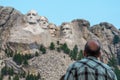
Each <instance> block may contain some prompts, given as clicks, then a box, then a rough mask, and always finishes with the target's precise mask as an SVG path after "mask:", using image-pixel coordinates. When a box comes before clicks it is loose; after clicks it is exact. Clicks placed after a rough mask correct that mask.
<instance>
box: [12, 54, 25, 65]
mask: <svg viewBox="0 0 120 80" xmlns="http://www.w3.org/2000/svg"><path fill="white" fill-rule="evenodd" d="M13 61H15V62H16V63H17V64H18V65H21V64H22V62H23V56H22V55H21V54H20V53H18V54H15V55H14V57H13Z"/></svg>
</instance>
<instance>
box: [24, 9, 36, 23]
mask: <svg viewBox="0 0 120 80" xmlns="http://www.w3.org/2000/svg"><path fill="white" fill-rule="evenodd" d="M26 17H27V22H28V23H29V24H36V23H37V21H38V14H37V12H36V11H35V10H30V11H29V12H28V13H27V15H26Z"/></svg>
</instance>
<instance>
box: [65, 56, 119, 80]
mask: <svg viewBox="0 0 120 80" xmlns="http://www.w3.org/2000/svg"><path fill="white" fill-rule="evenodd" d="M64 80H117V78H116V75H115V73H114V72H113V71H112V69H111V67H109V66H108V65H106V64H104V63H102V62H101V61H99V60H97V58H95V57H91V56H90V57H87V58H84V59H82V60H79V61H77V62H74V63H73V64H71V65H70V66H69V68H68V70H67V72H66V75H65V78H64Z"/></svg>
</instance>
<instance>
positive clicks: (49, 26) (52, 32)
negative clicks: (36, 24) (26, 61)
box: [48, 24, 56, 36]
mask: <svg viewBox="0 0 120 80" xmlns="http://www.w3.org/2000/svg"><path fill="white" fill-rule="evenodd" d="M48 29H49V32H50V34H51V36H56V26H55V25H54V24H49V25H48Z"/></svg>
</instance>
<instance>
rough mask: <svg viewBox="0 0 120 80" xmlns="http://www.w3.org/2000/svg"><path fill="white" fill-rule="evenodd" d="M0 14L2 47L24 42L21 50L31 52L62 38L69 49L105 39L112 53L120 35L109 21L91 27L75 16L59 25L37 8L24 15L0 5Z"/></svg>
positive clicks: (105, 45) (16, 45)
mask: <svg viewBox="0 0 120 80" xmlns="http://www.w3.org/2000/svg"><path fill="white" fill-rule="evenodd" d="M0 14H1V16H0V32H1V35H0V39H1V48H5V47H6V44H7V45H10V46H11V48H13V49H20V48H22V47H20V45H25V46H24V47H25V48H22V49H21V51H22V50H23V49H25V50H28V51H29V50H34V49H38V47H37V46H38V44H43V45H45V47H48V46H49V45H50V43H51V42H54V43H57V41H59V42H60V44H64V43H67V45H68V47H69V48H70V49H72V48H73V47H74V46H75V45H78V47H79V49H82V50H83V48H84V45H85V43H86V41H87V40H89V39H93V38H94V39H97V40H99V41H100V42H102V43H101V45H102V48H103V50H102V51H103V52H106V53H108V54H111V53H113V52H114V50H113V43H112V42H113V38H114V35H120V31H119V30H117V29H116V28H115V27H114V26H113V25H112V24H110V23H107V22H103V23H100V24H97V25H94V26H92V27H90V23H89V21H87V20H84V19H75V20H72V21H71V22H63V23H62V24H61V25H60V26H57V25H55V24H54V23H52V22H49V20H48V19H47V18H46V17H44V16H41V15H39V14H38V13H37V11H35V10H30V11H28V12H27V13H26V14H22V13H20V12H19V11H17V10H15V9H14V8H11V7H0ZM18 46H19V48H18ZM31 46H32V47H31ZM35 46H36V47H35ZM23 51H24V50H23ZM108 54H106V56H107V55H108Z"/></svg>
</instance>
